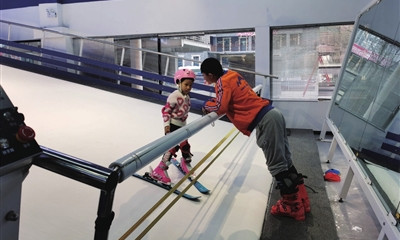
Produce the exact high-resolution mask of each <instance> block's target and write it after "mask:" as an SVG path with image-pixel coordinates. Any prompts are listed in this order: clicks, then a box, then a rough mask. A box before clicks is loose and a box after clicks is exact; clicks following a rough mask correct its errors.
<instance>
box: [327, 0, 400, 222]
mask: <svg viewBox="0 0 400 240" xmlns="http://www.w3.org/2000/svg"><path fill="white" fill-rule="evenodd" d="M399 9H400V2H399V1H397V0H383V1H380V2H378V3H377V4H376V5H374V6H373V7H372V8H371V9H369V10H368V11H366V12H365V13H363V14H362V15H361V16H360V18H359V22H358V24H357V25H356V28H355V30H354V37H353V39H352V41H351V45H349V48H348V53H347V57H346V60H345V61H346V64H345V68H344V69H343V70H342V72H341V76H340V81H339V84H338V87H337V89H336V93H335V96H334V99H333V102H332V106H331V110H330V112H329V118H330V119H331V120H332V122H333V123H334V124H335V125H336V126H337V128H338V130H339V132H340V134H341V135H342V136H343V138H344V139H345V140H346V143H347V144H348V146H349V150H350V151H353V152H354V154H355V155H356V156H357V158H358V159H357V160H358V161H357V164H359V165H360V168H361V169H363V171H365V173H366V174H367V176H368V178H370V179H371V181H372V183H371V185H372V186H373V188H374V189H375V190H376V193H377V195H378V197H379V198H380V199H381V201H382V203H383V205H384V206H385V207H386V208H387V210H388V212H389V213H391V214H393V216H394V217H395V218H396V219H397V221H398V223H400V214H399V212H400V209H399V208H400V14H399Z"/></svg>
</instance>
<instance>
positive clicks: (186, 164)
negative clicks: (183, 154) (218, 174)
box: [180, 158, 194, 177]
mask: <svg viewBox="0 0 400 240" xmlns="http://www.w3.org/2000/svg"><path fill="white" fill-rule="evenodd" d="M191 161H192V159H190V158H186V159H185V158H181V162H180V166H181V168H182V170H183V171H184V172H185V174H188V173H189V172H190V171H191V170H192V166H191V165H190V162H191ZM193 176H194V173H192V174H191V175H190V177H193Z"/></svg>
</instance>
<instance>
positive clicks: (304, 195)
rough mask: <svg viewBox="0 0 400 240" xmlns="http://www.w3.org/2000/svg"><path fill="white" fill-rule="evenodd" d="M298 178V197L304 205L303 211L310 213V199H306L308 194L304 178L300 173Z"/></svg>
mask: <svg viewBox="0 0 400 240" xmlns="http://www.w3.org/2000/svg"><path fill="white" fill-rule="evenodd" d="M298 178H299V185H297V187H298V188H299V192H298V193H299V197H300V199H301V201H302V202H303V205H304V211H305V212H306V213H309V212H311V205H310V199H309V198H308V193H307V189H306V186H305V185H304V177H303V175H302V174H301V173H299V174H298Z"/></svg>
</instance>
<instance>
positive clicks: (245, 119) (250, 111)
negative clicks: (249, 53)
mask: <svg viewBox="0 0 400 240" xmlns="http://www.w3.org/2000/svg"><path fill="white" fill-rule="evenodd" d="M215 93H216V97H215V98H213V99H212V100H210V101H208V102H206V103H205V105H204V108H205V110H206V111H208V112H216V113H217V114H218V115H222V114H226V116H227V117H228V118H229V120H230V121H231V122H232V123H233V125H235V127H236V128H237V129H238V130H239V131H241V132H242V133H243V134H245V135H247V136H249V135H250V133H251V132H250V131H249V130H248V127H249V125H250V124H251V123H252V122H253V120H254V119H255V118H256V116H257V114H258V112H260V110H261V109H262V108H263V107H265V106H267V105H269V104H270V101H269V100H267V99H263V98H261V97H259V96H258V95H257V94H256V93H255V92H254V91H253V89H252V88H251V87H250V85H249V84H248V83H247V82H246V80H245V79H244V78H243V77H242V76H241V75H240V74H239V73H237V72H235V71H231V70H228V71H226V72H225V73H224V75H222V77H220V78H219V79H218V80H217V82H216V83H215Z"/></svg>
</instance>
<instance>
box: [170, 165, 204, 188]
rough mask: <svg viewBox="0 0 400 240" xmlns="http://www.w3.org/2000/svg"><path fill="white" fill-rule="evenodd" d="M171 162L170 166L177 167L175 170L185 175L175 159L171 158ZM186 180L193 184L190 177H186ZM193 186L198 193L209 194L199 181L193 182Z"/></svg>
mask: <svg viewBox="0 0 400 240" xmlns="http://www.w3.org/2000/svg"><path fill="white" fill-rule="evenodd" d="M171 162H172V164H174V165H175V167H177V168H178V169H179V171H181V173H182V174H186V173H185V172H184V171H183V169H182V168H181V165H180V164H179V162H178V161H177V160H176V159H175V158H172V159H171ZM188 180H189V181H191V182H193V179H192V178H191V177H188ZM193 185H194V186H195V188H196V189H197V190H198V191H199V192H201V193H203V194H208V193H210V190H208V188H206V187H204V186H203V184H201V183H200V182H199V181H195V182H194V183H193Z"/></svg>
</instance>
